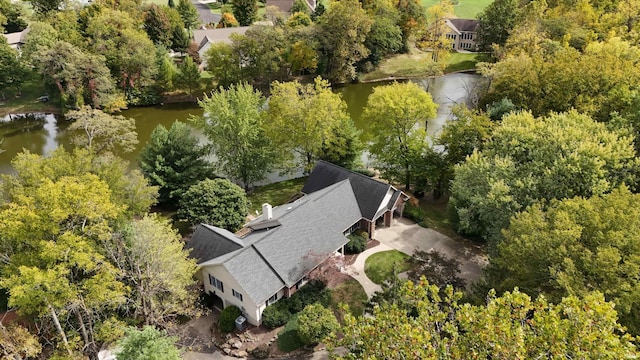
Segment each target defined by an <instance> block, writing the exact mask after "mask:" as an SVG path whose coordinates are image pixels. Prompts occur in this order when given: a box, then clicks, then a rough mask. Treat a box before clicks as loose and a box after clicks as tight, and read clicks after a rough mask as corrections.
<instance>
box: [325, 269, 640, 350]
mask: <svg viewBox="0 0 640 360" xmlns="http://www.w3.org/2000/svg"><path fill="white" fill-rule="evenodd" d="M398 296H400V297H402V298H404V299H405V300H406V301H405V302H404V304H405V305H406V306H399V305H397V304H384V305H381V306H377V307H375V308H374V309H373V313H372V314H371V316H364V317H358V318H356V317H354V316H353V315H351V314H349V313H345V314H344V317H343V319H344V320H343V325H342V327H341V329H340V332H341V333H342V334H343V336H342V337H341V338H339V339H338V338H333V339H331V340H330V341H329V344H328V345H329V348H330V349H334V348H336V347H337V346H340V347H342V348H344V349H345V350H346V353H344V352H337V353H334V355H335V357H336V358H337V359H352V360H355V359H373V358H376V359H391V358H393V359H396V358H418V359H433V360H435V359H486V358H491V359H538V358H553V359H556V358H557V359H560V358H572V359H573V358H584V359H591V358H593V359H600V358H617V359H624V358H634V357H637V356H638V351H637V349H636V344H635V340H634V339H633V338H632V337H631V336H630V335H629V334H627V333H625V332H624V329H623V327H622V326H621V325H619V324H618V323H617V321H616V320H617V314H616V311H615V310H614V304H613V303H609V302H606V301H605V300H604V298H603V296H602V294H598V293H596V294H588V295H586V296H585V297H583V298H579V297H576V296H569V297H566V298H563V299H562V301H561V302H560V303H558V304H552V303H549V302H548V301H547V300H546V299H545V298H544V297H538V298H536V299H531V298H530V297H529V296H528V295H526V294H524V293H521V292H519V291H518V290H517V289H516V290H514V291H513V292H510V293H509V292H508V293H505V294H503V295H502V296H500V297H496V295H495V292H493V293H489V296H488V297H487V304H486V305H481V306H472V305H470V304H461V303H460V302H459V300H460V297H461V296H462V294H461V293H455V292H454V291H453V289H452V288H451V287H448V288H446V289H442V290H441V289H438V287H437V286H434V285H429V284H428V283H426V280H424V278H423V280H422V281H421V282H419V283H418V284H414V283H413V282H407V283H406V284H405V285H404V286H403V287H402V288H401V289H400V291H399V294H398Z"/></svg>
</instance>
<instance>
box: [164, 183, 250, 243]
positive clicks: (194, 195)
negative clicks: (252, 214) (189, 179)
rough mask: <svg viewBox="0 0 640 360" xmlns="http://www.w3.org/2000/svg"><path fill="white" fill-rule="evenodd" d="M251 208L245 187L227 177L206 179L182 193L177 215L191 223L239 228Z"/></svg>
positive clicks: (230, 228) (235, 229) (232, 230)
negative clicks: (248, 204)
mask: <svg viewBox="0 0 640 360" xmlns="http://www.w3.org/2000/svg"><path fill="white" fill-rule="evenodd" d="M248 213H249V208H248V206H247V197H246V195H245V192H244V190H242V188H241V187H239V186H238V185H236V184H234V183H232V182H231V181H229V180H227V179H220V178H218V179H213V180H211V179H205V180H202V181H200V182H199V183H196V184H195V185H193V186H191V187H190V188H189V190H187V192H185V193H184V195H183V196H182V200H181V201H180V208H179V209H178V212H177V213H176V216H177V217H178V218H179V219H181V220H186V221H187V222H189V224H191V225H197V224H201V223H203V224H209V225H213V226H218V227H221V228H224V229H227V230H229V231H231V232H234V231H237V230H238V229H239V228H240V226H242V224H244V222H245V221H246V218H247V214H248Z"/></svg>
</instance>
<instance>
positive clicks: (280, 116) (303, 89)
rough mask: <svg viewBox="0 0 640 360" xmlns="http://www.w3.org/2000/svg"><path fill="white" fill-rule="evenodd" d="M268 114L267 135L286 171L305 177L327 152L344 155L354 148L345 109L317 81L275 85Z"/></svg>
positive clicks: (317, 79)
mask: <svg viewBox="0 0 640 360" xmlns="http://www.w3.org/2000/svg"><path fill="white" fill-rule="evenodd" d="M267 114H268V122H267V123H266V133H267V135H268V136H269V138H270V139H272V141H273V142H274V144H275V146H276V148H277V149H279V150H281V151H282V153H281V156H282V158H283V159H285V160H286V161H288V164H289V166H288V167H297V168H302V169H303V170H304V171H305V172H307V173H308V172H309V171H311V169H312V167H313V166H314V164H315V161H316V160H318V159H320V158H322V157H323V155H325V154H326V153H327V151H328V150H329V151H331V152H334V153H337V154H346V153H347V152H349V151H352V148H351V146H353V145H356V144H357V139H355V138H354V133H355V134H357V132H356V131H355V130H354V125H353V121H352V120H351V117H350V116H349V114H348V112H347V105H346V104H345V102H344V101H343V100H342V98H341V97H340V95H338V94H335V93H334V92H333V91H331V88H330V87H329V83H328V82H327V81H325V80H322V79H320V78H316V79H315V81H314V83H312V84H306V85H303V84H300V83H299V82H298V81H293V82H277V81H276V82H274V83H273V85H272V89H271V97H270V98H269V108H268V110H267ZM282 129H287V131H282ZM294 154H295V155H296V156H293V155H294Z"/></svg>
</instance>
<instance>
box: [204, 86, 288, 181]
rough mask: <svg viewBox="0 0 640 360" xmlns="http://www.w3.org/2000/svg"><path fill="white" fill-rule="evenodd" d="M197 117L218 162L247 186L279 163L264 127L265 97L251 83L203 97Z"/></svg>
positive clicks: (226, 173)
mask: <svg viewBox="0 0 640 360" xmlns="http://www.w3.org/2000/svg"><path fill="white" fill-rule="evenodd" d="M200 107H202V109H203V110H204V115H203V116H202V117H200V118H197V119H195V120H196V123H197V124H198V126H199V127H201V128H202V129H203V130H204V133H205V135H206V136H207V138H208V139H209V141H210V142H211V148H212V150H213V153H214V155H215V158H216V160H215V162H216V165H217V167H218V168H220V169H221V170H222V171H223V172H224V174H225V175H227V176H228V177H230V178H231V179H233V180H234V181H237V182H239V183H241V184H242V185H243V186H244V188H245V190H248V189H249V188H250V186H251V185H252V184H253V183H255V182H256V181H260V180H262V179H264V178H265V177H266V176H267V174H268V173H269V171H270V170H271V169H273V167H274V165H275V164H276V160H277V159H276V158H275V156H276V152H275V150H274V148H273V146H272V144H271V141H270V139H269V138H268V137H267V136H266V133H265V130H264V120H265V115H266V114H265V113H264V107H265V98H264V97H263V96H262V93H260V92H259V91H258V90H254V89H253V87H252V86H251V85H247V84H240V85H237V86H234V85H232V86H231V87H230V88H229V90H225V89H224V88H220V89H219V90H218V91H215V92H212V93H211V96H205V97H204V99H202V100H201V101H200Z"/></svg>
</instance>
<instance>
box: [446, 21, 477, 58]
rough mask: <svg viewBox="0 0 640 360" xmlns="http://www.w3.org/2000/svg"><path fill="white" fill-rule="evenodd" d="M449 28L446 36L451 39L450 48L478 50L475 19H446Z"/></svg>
mask: <svg viewBox="0 0 640 360" xmlns="http://www.w3.org/2000/svg"><path fill="white" fill-rule="evenodd" d="M445 24H446V25H447V27H448V28H449V31H447V34H446V37H447V39H450V40H451V49H452V50H456V51H458V50H468V51H478V42H477V41H478V26H479V25H480V22H479V21H478V20H476V19H446V20H445Z"/></svg>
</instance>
